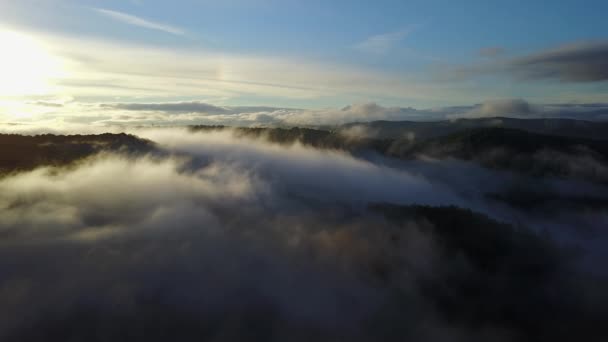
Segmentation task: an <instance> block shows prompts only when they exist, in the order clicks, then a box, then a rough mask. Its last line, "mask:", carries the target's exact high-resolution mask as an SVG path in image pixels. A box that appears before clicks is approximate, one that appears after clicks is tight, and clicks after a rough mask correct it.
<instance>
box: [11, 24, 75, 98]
mask: <svg viewBox="0 0 608 342" xmlns="http://www.w3.org/2000/svg"><path fill="white" fill-rule="evenodd" d="M0 44H2V50H1V51H0V97H11V96H28V95H45V94H48V93H50V92H51V91H52V84H51V80H52V79H53V78H57V77H60V76H61V75H62V74H63V67H62V63H61V62H60V60H59V59H58V58H57V57H55V56H53V55H52V54H50V53H49V52H48V50H47V49H46V48H45V47H44V45H43V44H41V43H39V42H38V41H36V40H34V39H33V38H30V37H28V36H27V35H24V34H21V33H17V32H13V31H4V30H0Z"/></svg>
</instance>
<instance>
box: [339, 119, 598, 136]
mask: <svg viewBox="0 0 608 342" xmlns="http://www.w3.org/2000/svg"><path fill="white" fill-rule="evenodd" d="M352 127H363V128H366V129H368V130H369V131H370V132H372V133H373V134H374V136H375V137H378V138H382V139H397V138H401V137H403V136H404V135H406V134H413V135H414V136H415V137H416V139H423V140H424V139H428V138H434V137H439V136H442V135H447V134H452V133H456V132H458V131H462V130H466V129H472V128H487V127H501V128H514V129H520V130H524V131H528V132H531V133H538V134H548V135H558V136H564V137H572V138H586V139H601V140H606V139H608V136H607V135H606V132H608V121H584V120H574V119H516V118H506V117H496V118H479V119H455V120H443V121H431V122H420V121H382V120H380V121H372V122H362V123H349V124H345V125H343V126H340V127H339V128H338V130H347V129H350V128H352Z"/></svg>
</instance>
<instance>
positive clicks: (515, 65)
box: [0, 0, 608, 121]
mask: <svg viewBox="0 0 608 342" xmlns="http://www.w3.org/2000/svg"><path fill="white" fill-rule="evenodd" d="M607 12H608V2H606V1H599V0H598V1H596V0H589V1H584V2H581V1H570V0H563V1H477V0H471V1H466V2H459V3H456V2H454V1H392V0H379V1H373V2H372V1H342V0H338V1H320V0H307V1H296V0H283V1H279V0H226V1H205V0H201V1H194V0H192V1H189V0H182V1H170V2H169V1H152V0H130V1H124V0H123V1H114V0H106V1H95V0H80V1H76V0H19V1H16V0H2V1H0V41H1V42H2V43H3V45H4V47H3V49H2V51H3V52H2V53H1V54H0V73H1V74H2V75H3V77H2V79H1V80H0V118H3V119H4V121H6V120H9V121H11V120H12V121H14V120H17V119H20V118H21V119H23V118H32V117H34V116H36V115H38V114H40V113H43V114H48V113H49V111H50V108H55V109H54V112H53V113H55V114H57V111H59V110H58V109H57V108H60V107H61V108H64V109H62V110H63V112H64V113H65V112H66V109H65V106H64V105H65V104H68V103H69V104H72V105H74V104H78V105H79V107H78V108H79V110H81V111H82V108H83V106H86V105H91V104H97V105H98V106H99V105H101V104H116V103H122V104H132V103H148V104H162V103H183V102H186V103H194V102H196V103H204V104H210V105H213V106H220V107H225V106H240V107H243V106H256V107H259V106H268V107H272V108H282V109H286V108H301V109H306V110H321V109H327V108H334V109H339V108H343V107H345V106H348V105H353V104H354V105H357V104H359V105H362V104H377V105H378V106H384V107H386V108H409V107H414V108H417V109H432V108H445V107H450V106H465V105H466V106H473V105H475V104H480V103H486V102H488V101H490V102H491V101H506V100H510V99H516V100H518V101H520V100H523V101H527V102H530V103H535V104H569V105H571V104H578V105H583V104H597V103H608V62H606V61H608V23H606V20H605V13H607ZM33 103H34V104H41V103H42V104H45V105H44V106H42V107H44V108H38V107H41V106H32V104H33ZM106 108H108V107H106ZM139 114H141V113H139ZM148 114H149V113H148Z"/></svg>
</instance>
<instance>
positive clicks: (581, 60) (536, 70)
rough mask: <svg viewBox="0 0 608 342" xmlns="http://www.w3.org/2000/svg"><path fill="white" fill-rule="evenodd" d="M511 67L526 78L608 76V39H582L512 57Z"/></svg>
mask: <svg viewBox="0 0 608 342" xmlns="http://www.w3.org/2000/svg"><path fill="white" fill-rule="evenodd" d="M508 68H509V70H510V71H512V72H513V73H515V74H516V75H517V76H518V77H522V78H525V79H557V80H560V81H563V82H599V81H606V80H608V42H598V43H579V44H572V45H567V46H563V47H560V48H557V49H553V50H548V51H543V52H540V53H537V54H533V55H529V56H525V57H522V58H517V59H514V60H512V61H511V62H510V63H509V65H508Z"/></svg>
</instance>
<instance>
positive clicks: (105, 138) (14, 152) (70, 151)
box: [0, 133, 155, 175]
mask: <svg viewBox="0 0 608 342" xmlns="http://www.w3.org/2000/svg"><path fill="white" fill-rule="evenodd" d="M0 147H1V148H0V175H2V174H7V173H11V172H16V171H24V170H31V169H34V168H37V167H40V166H64V165H68V164H70V163H73V162H75V161H77V160H79V159H83V158H86V157H89V156H92V155H94V154H97V153H99V152H103V151H106V152H120V153H127V154H135V153H148V152H151V151H153V150H154V149H155V144H154V143H153V142H151V141H148V140H144V139H140V138H138V137H136V136H134V135H130V134H125V133H120V134H110V133H104V134H99V135H53V134H43V135H35V136H24V135H17V134H0Z"/></svg>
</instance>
